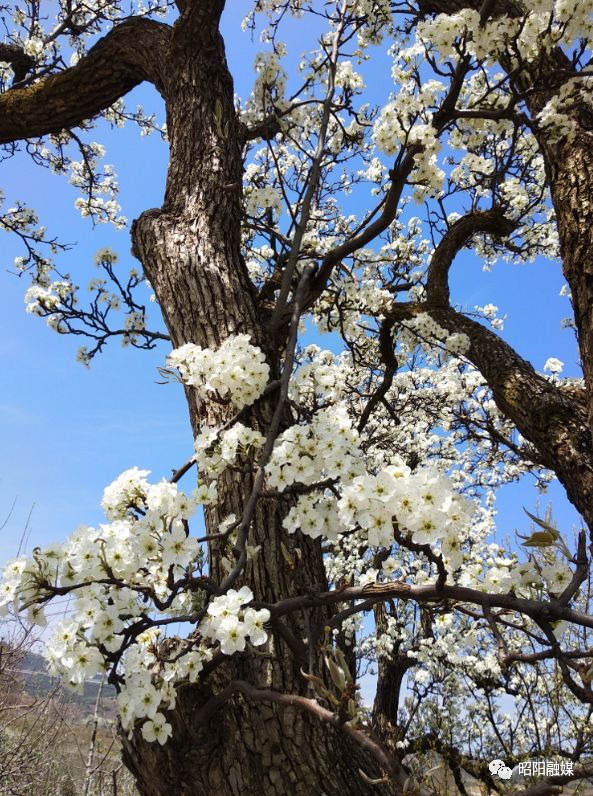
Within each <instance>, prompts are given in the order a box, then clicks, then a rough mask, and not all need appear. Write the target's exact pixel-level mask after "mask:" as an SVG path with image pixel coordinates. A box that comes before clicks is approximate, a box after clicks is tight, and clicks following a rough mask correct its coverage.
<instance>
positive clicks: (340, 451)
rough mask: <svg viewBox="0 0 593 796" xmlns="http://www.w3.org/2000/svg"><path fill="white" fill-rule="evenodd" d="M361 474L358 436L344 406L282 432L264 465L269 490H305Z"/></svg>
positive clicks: (336, 406) (322, 412) (337, 406)
mask: <svg viewBox="0 0 593 796" xmlns="http://www.w3.org/2000/svg"><path fill="white" fill-rule="evenodd" d="M363 471H364V465H363V462H362V453H361V451H360V449H359V448H358V433H357V432H356V431H355V430H354V429H353V428H352V421H351V420H350V418H349V417H348V412H347V410H346V407H345V406H344V405H341V404H338V405H335V406H331V407H328V408H326V409H322V410H320V411H319V412H317V414H316V415H315V416H314V418H313V420H312V422H311V423H310V424H307V425H295V426H291V427H290V428H288V429H287V430H286V431H284V432H283V433H282V434H281V435H280V436H279V437H278V440H277V442H276V445H275V446H274V450H273V452H272V456H271V458H270V461H269V462H268V464H267V465H266V475H267V482H268V484H269V486H271V487H272V488H276V489H283V488H284V487H286V486H290V485H291V484H295V483H299V484H304V485H306V486H308V485H311V484H314V483H316V482H318V481H322V480H324V479H326V478H340V477H346V478H353V477H355V476H356V475H359V474H360V473H361V472H363Z"/></svg>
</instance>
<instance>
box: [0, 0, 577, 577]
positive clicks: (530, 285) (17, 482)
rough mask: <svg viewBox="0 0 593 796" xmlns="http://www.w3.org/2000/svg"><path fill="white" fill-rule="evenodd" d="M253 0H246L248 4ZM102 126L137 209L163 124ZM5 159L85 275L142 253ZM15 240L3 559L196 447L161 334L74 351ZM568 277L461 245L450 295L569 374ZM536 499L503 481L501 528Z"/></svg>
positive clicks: (380, 81)
mask: <svg viewBox="0 0 593 796" xmlns="http://www.w3.org/2000/svg"><path fill="white" fill-rule="evenodd" d="M237 5H238V4H233V5H232V6H230V8H231V9H233V10H231V11H229V12H227V15H226V17H225V20H224V33H225V38H226V41H227V52H228V58H229V64H230V67H231V71H232V72H233V75H234V76H235V83H236V85H235V88H236V91H237V92H238V93H239V94H241V95H242V96H245V95H246V94H248V92H249V90H250V85H251V79H252V78H251V65H252V62H253V54H254V52H255V48H254V47H253V46H252V45H251V43H250V41H249V36H248V35H247V34H244V33H242V32H241V30H240V21H241V13H239V12H237V11H236V10H234V9H236V7H237ZM247 5H248V4H247V3H241V6H242V7H243V8H245V7H247ZM309 30H310V29H309ZM303 35H304V28H303V26H302V25H301V26H298V25H296V26H294V27H292V28H291V30H290V35H289V36H288V38H287V39H285V40H286V41H287V43H288V46H289V52H290V54H291V56H292V57H293V58H295V59H296V58H298V56H299V54H300V52H301V51H302V50H303V49H304V48H305V46H306V43H305V41H304V40H303V38H302V37H303ZM385 50H386V48H385V47H384V48H382V49H381V50H380V51H377V53H376V54H377V58H376V60H375V61H374V62H373V65H372V66H367V68H366V77H367V82H369V84H370V85H371V86H372V88H373V92H375V93H376V95H377V99H379V95H380V94H381V95H383V96H384V97H385V98H386V96H387V94H388V93H389V90H390V89H391V85H390V77H389V62H388V59H387V56H386V54H385ZM128 103H129V105H130V106H132V107H133V106H135V105H136V104H142V105H143V106H144V108H145V110H146V111H152V110H154V109H156V110H157V111H158V112H159V113H160V115H161V117H162V107H161V102H160V99H159V98H158V96H157V95H156V93H155V92H154V91H153V90H152V89H151V88H149V87H145V86H142V87H139V88H138V89H136V90H135V91H134V92H132V94H131V95H129V97H128ZM93 139H95V140H98V141H101V142H103V143H104V144H105V145H106V147H107V156H106V162H108V163H113V164H114V165H115V167H116V172H117V174H118V177H119V182H120V186H121V193H120V202H121V204H122V208H123V212H124V214H125V215H126V216H127V217H128V218H129V219H130V220H132V219H133V218H135V217H136V216H138V215H139V214H140V213H141V212H142V211H143V210H145V209H147V208H150V207H157V206H159V205H160V204H161V201H162V194H163V188H164V180H165V169H166V157H167V147H166V145H165V144H164V143H163V142H162V141H160V140H159V139H158V138H157V137H156V136H151V137H149V138H141V137H140V136H139V133H138V130H137V129H136V128H135V127H133V126H129V128H127V129H125V130H115V131H111V130H109V129H108V128H107V126H106V125H101V126H100V128H99V129H98V130H97V132H96V133H95V134H94V135H93ZM1 171H2V175H1V178H0V185H1V186H2V187H3V189H4V190H5V191H6V195H7V205H8V206H10V204H12V203H13V202H14V200H15V199H17V198H19V199H22V200H23V201H24V202H26V203H27V204H29V205H31V206H33V207H34V208H35V209H36V210H37V212H38V213H39V216H40V219H41V222H42V223H43V224H44V225H46V226H47V227H48V230H49V232H50V233H51V235H57V236H58V237H59V238H60V239H61V240H63V241H70V242H76V244H77V245H76V246H74V247H73V248H72V250H71V251H69V252H67V253H65V254H64V255H59V264H60V270H62V271H69V272H71V274H72V276H73V277H74V278H75V281H76V282H77V283H78V284H81V285H86V283H87V282H88V281H89V280H90V279H91V278H92V277H93V275H94V274H95V273H96V270H95V266H94V264H93V257H94V254H95V252H96V251H97V249H99V248H102V247H104V246H107V245H109V246H111V247H112V248H113V249H114V250H116V251H117V252H118V253H119V255H120V262H121V264H122V268H125V267H126V266H128V267H129V266H131V265H132V264H134V262H135V261H134V260H133V258H132V256H131V254H130V241H129V230H124V231H121V232H117V231H115V230H113V229H112V228H110V227H107V226H98V227H96V228H94V229H93V228H92V225H91V224H90V222H88V221H86V220H83V219H81V218H80V216H79V214H78V212H77V211H76V210H75V209H74V207H73V204H74V200H75V199H76V197H77V192H76V189H74V188H73V187H72V186H69V185H68V184H67V182H66V181H65V180H64V178H61V177H56V176H53V175H51V174H50V173H48V172H47V171H45V170H42V169H40V168H38V167H36V166H34V165H33V164H32V162H31V161H30V160H29V159H28V158H27V157H26V156H18V157H16V158H13V159H12V160H8V161H6V162H4V163H2V164H1ZM420 209H421V208H419V210H420ZM20 253H21V250H20V248H19V246H18V243H17V242H16V241H15V240H13V239H11V238H10V236H9V235H7V234H3V233H0V266H1V274H0V280H1V282H2V290H1V291H0V318H2V322H1V323H2V335H1V336H0V372H1V373H2V380H1V381H2V390H1V392H0V434H1V436H0V439H1V440H2V451H3V457H2V459H3V466H2V468H1V470H0V526H2V525H3V523H4V527H3V528H2V530H1V531H0V565H1V564H2V562H3V561H4V560H5V559H6V558H8V557H11V556H12V555H14V554H15V553H16V550H17V547H18V544H19V539H20V537H21V535H22V532H23V529H24V527H25V523H26V520H27V516H28V515H29V512H30V510H31V508H32V507H33V512H32V516H31V522H30V537H29V549H31V547H32V546H34V545H37V544H41V545H42V544H45V543H47V542H49V541H52V540H60V539H64V538H65V537H66V536H67V535H68V534H69V533H70V532H71V531H72V530H73V529H74V528H75V527H76V526H77V525H78V524H81V523H85V524H94V523H97V522H100V521H101V519H102V514H101V511H100V507H99V503H100V499H101V495H102V491H103V488H104V486H105V485H106V484H107V483H109V482H110V481H111V480H113V478H115V477H116V476H117V475H118V474H119V473H120V472H121V471H123V470H124V469H127V468H128V467H131V466H134V465H137V466H139V467H143V468H147V469H151V470H152V471H153V474H154V476H155V477H156V478H160V477H162V476H167V475H169V474H170V472H171V470H172V469H174V468H175V467H177V466H179V465H180V464H182V463H183V462H184V461H185V460H186V459H187V458H188V456H189V455H191V451H192V438H191V433H190V430H189V425H188V420H187V410H186V407H185V402H184V399H183V395H182V392H181V389H180V388H179V386H178V385H175V384H168V385H161V384H157V381H158V380H159V376H158V373H157V367H158V366H159V365H162V364H163V363H164V358H165V355H166V350H167V349H166V345H165V346H161V347H159V348H158V349H157V350H156V351H152V352H143V351H135V350H127V349H122V348H121V347H120V346H119V345H118V343H117V341H116V342H115V343H112V344H110V345H109V346H108V347H107V349H106V351H105V353H104V354H102V355H100V356H98V357H97V358H96V359H95V360H94V361H93V363H92V365H91V367H90V369H85V368H84V367H83V366H81V365H80V364H78V363H77V362H76V361H75V352H76V350H77V348H78V346H79V345H80V344H81V343H82V342H83V341H82V340H81V339H79V338H69V337H60V336H58V335H57V334H55V333H54V332H52V331H50V330H49V329H47V327H46V326H45V323H44V322H43V321H42V320H40V319H38V318H34V317H32V316H29V315H27V314H26V313H25V307H24V302H23V296H24V292H25V290H26V287H27V283H26V279H18V278H16V277H15V276H13V275H11V274H10V273H8V269H10V268H11V265H12V260H13V258H14V256H16V255H17V254H20ZM563 282H564V280H563V278H562V274H561V270H560V266H559V264H558V263H552V262H547V261H545V260H543V259H541V260H539V261H537V262H536V263H533V264H524V265H511V264H507V263H500V264H498V265H497V266H495V268H494V270H493V271H492V272H491V273H484V272H483V271H482V269H481V265H480V263H479V261H478V260H477V259H476V258H473V257H471V256H469V255H468V256H465V257H461V258H459V260H458V262H457V263H456V265H455V267H454V269H453V276H452V295H453V297H454V300H455V301H456V302H459V303H460V304H462V305H464V306H465V307H467V308H469V309H473V307H474V305H476V304H479V305H483V304H486V303H493V304H496V305H498V306H499V308H500V312H501V313H502V314H508V320H507V322H506V326H505V331H504V337H505V338H506V339H507V340H508V341H509V342H510V343H511V344H513V345H514V346H515V347H516V348H517V349H518V350H519V352H520V353H521V354H522V355H524V356H526V357H527V358H529V359H531V361H532V362H533V364H534V365H535V367H536V368H538V369H542V368H543V365H544V362H545V361H546V359H547V358H548V357H550V356H555V357H558V358H559V359H561V360H563V361H564V362H565V363H566V368H565V375H578V373H579V370H578V360H577V353H576V347H575V343H574V338H573V335H572V333H571V332H569V331H561V330H560V321H561V318H563V317H564V316H565V315H568V314H569V310H570V307H569V303H568V300H567V299H566V298H561V297H559V291H560V288H561V286H562V285H563ZM550 496H551V498H552V499H553V503H554V510H555V515H556V517H557V519H558V521H559V523H560V525H561V526H562V527H563V528H565V529H569V528H570V526H571V525H572V523H573V522H575V521H577V518H576V515H575V512H574V511H573V510H572V509H571V507H570V506H569V504H568V503H567V501H566V499H565V498H564V495H563V490H562V489H561V488H560V487H557V486H555V487H553V488H552V490H551V492H550ZM536 499H537V495H536V493H535V490H534V489H533V488H532V486H530V485H526V484H523V485H516V486H512V487H509V488H507V489H505V490H503V491H502V493H501V496H500V501H499V509H500V531H501V534H502V535H506V534H508V533H511V532H512V531H513V530H514V529H515V528H519V529H520V530H525V528H526V526H527V520H526V517H525V515H523V512H522V511H521V508H520V507H521V505H525V506H527V508H530V509H531V510H533V509H534V507H535V501H536ZM15 500H16V504H15V507H14V510H13V512H12V514H11V515H10V517H8V515H9V513H10V509H11V506H12V505H13V503H14V501H15ZM545 500H546V499H544V501H542V505H544V506H545ZM7 518H8V519H7Z"/></svg>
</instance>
